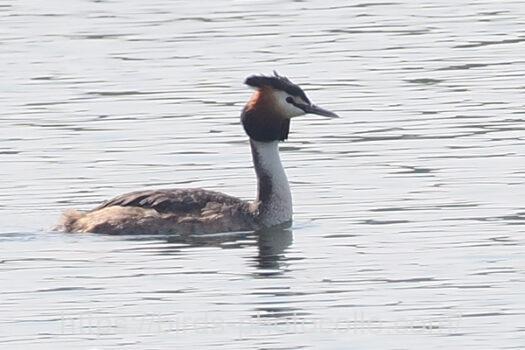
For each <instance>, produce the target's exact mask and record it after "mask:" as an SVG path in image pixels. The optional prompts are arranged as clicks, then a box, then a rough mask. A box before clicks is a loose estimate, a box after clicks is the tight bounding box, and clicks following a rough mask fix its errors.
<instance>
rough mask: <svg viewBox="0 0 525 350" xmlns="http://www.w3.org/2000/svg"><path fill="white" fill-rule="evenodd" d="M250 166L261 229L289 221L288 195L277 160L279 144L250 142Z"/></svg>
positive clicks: (282, 172) (290, 198)
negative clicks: (253, 173)
mask: <svg viewBox="0 0 525 350" xmlns="http://www.w3.org/2000/svg"><path fill="white" fill-rule="evenodd" d="M250 146H251V148H252V156H253V164H254V166H255V173H256V174H257V199H256V204H257V208H258V212H259V214H258V218H259V220H260V222H261V224H262V225H264V226H267V227H269V226H275V225H279V224H283V223H286V222H290V221H291V220H292V214H293V208H292V193H291V191H290V186H289V185H288V179H287V178H286V173H285V172H284V168H283V165H282V164H281V158H280V157H279V142H278V141H272V142H260V141H255V140H253V139H250Z"/></svg>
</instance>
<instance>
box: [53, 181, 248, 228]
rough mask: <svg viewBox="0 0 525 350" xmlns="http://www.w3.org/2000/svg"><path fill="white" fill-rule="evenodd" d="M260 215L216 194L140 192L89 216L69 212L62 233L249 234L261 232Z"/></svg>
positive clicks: (233, 198) (106, 205)
mask: <svg viewBox="0 0 525 350" xmlns="http://www.w3.org/2000/svg"><path fill="white" fill-rule="evenodd" d="M256 214H257V206H256V205H254V204H250V203H249V202H246V201H243V200H241V199H238V198H235V197H232V196H228V195H225V194H222V193H219V192H214V191H206V190H202V189H175V190H158V191H140V192H132V193H128V194H125V195H122V196H119V197H116V198H114V199H112V200H110V201H107V202H104V203H103V204H101V205H100V206H98V207H97V208H95V209H93V210H90V211H87V212H80V211H77V210H69V211H67V212H65V213H64V216H63V217H62V221H61V222H60V223H59V225H58V229H60V230H63V231H66V232H103V233H107V234H122V233H127V234H130V233H143V234H153V233H174V232H178V233H214V232H231V231H245V230H254V229H257V228H258V225H257V222H256Z"/></svg>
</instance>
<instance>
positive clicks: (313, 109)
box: [301, 104, 339, 118]
mask: <svg viewBox="0 0 525 350" xmlns="http://www.w3.org/2000/svg"><path fill="white" fill-rule="evenodd" d="M301 109H302V110H303V111H304V112H305V113H309V114H317V115H322V116H323V117H328V118H339V116H338V115H337V114H335V113H334V112H330V111H329V110H327V109H324V108H321V107H319V106H316V105H314V104H312V105H306V104H302V105H301Z"/></svg>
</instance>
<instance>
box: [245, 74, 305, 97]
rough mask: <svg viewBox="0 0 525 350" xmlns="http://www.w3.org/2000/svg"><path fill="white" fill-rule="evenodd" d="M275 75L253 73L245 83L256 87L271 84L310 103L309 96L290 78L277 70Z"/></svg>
mask: <svg viewBox="0 0 525 350" xmlns="http://www.w3.org/2000/svg"><path fill="white" fill-rule="evenodd" d="M273 73H274V75H273V76H266V75H252V76H249V77H248V78H246V80H245V81H244V83H245V84H246V85H249V86H253V87H256V88H262V87H264V86H270V87H272V88H274V89H276V90H282V91H285V92H287V93H289V94H290V95H292V96H298V97H300V98H302V99H303V100H304V101H305V102H308V103H310V100H309V99H308V97H306V94H305V93H304V91H303V89H301V88H300V87H299V86H298V85H296V84H294V83H292V82H291V81H290V79H288V78H286V77H283V76H281V75H279V74H277V72H276V71H273Z"/></svg>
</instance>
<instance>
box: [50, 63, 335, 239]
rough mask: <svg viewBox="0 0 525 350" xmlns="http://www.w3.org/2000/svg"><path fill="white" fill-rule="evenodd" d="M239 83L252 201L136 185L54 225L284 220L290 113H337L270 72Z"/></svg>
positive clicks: (136, 228)
mask: <svg viewBox="0 0 525 350" xmlns="http://www.w3.org/2000/svg"><path fill="white" fill-rule="evenodd" d="M245 84H247V85H249V86H251V87H253V88H255V89H256V90H255V93H254V94H253V95H252V97H251V99H250V100H249V101H248V103H247V104H246V106H245V107H244V109H243V111H242V114H241V122H242V125H243V127H244V130H245V132H246V134H247V135H248V136H249V138H250V147H251V151H252V158H253V165H254V167H255V173H256V175H257V198H256V199H255V201H253V202H248V201H244V200H242V199H240V198H236V197H232V196H229V195H226V194H223V193H219V192H214V191H208V190H203V189H200V188H189V189H164V190H147V191H138V192H131V193H127V194H124V195H121V196H118V197H116V198H113V199H111V200H109V201H106V202H104V203H102V204H101V205H100V206H98V207H96V208H95V209H93V210H90V211H87V212H80V211H76V210H69V211H67V212H66V213H64V216H63V218H62V220H61V223H60V224H59V225H58V226H57V229H59V230H63V231H66V232H97V233H106V234H132V233H144V234H152V233H172V232H177V233H218V232H233V231H245V230H257V229H262V228H267V227H272V226H287V225H290V224H291V222H292V212H293V209H292V194H291V192H290V186H289V185H288V179H287V178H286V174H285V172H284V169H283V166H282V164H281V159H280V157H279V141H284V140H286V139H287V138H288V132H289V130H290V120H291V119H292V118H294V117H297V116H300V115H304V114H307V113H310V114H318V115H322V116H326V117H337V115H336V114H335V113H332V112H330V111H327V110H325V109H323V108H321V107H318V106H316V105H314V104H312V103H311V102H310V100H309V99H308V97H306V94H305V93H304V91H303V90H302V89H301V88H300V87H299V86H297V85H295V84H294V83H292V82H291V81H290V80H288V79H287V78H286V77H283V76H280V75H278V74H277V73H276V72H274V76H264V75H254V76H250V77H248V78H247V79H246V81H245Z"/></svg>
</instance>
